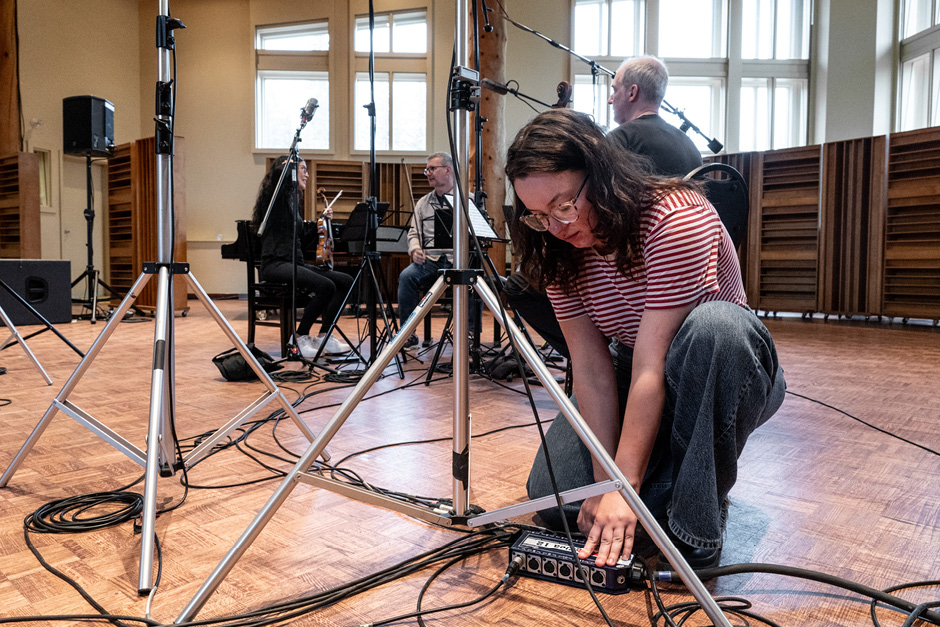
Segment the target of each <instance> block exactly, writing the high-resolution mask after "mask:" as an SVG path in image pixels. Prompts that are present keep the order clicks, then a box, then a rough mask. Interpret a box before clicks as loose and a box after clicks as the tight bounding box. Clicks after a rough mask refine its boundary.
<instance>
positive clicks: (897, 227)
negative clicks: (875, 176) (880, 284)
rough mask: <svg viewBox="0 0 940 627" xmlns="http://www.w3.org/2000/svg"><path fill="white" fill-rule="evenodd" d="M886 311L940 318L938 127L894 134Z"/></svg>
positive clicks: (886, 240)
mask: <svg viewBox="0 0 940 627" xmlns="http://www.w3.org/2000/svg"><path fill="white" fill-rule="evenodd" d="M887 176H888V181H887V198H888V207H887V216H886V220H885V233H884V250H885V263H884V297H883V312H884V314H885V315H888V316H903V317H922V318H933V319H937V318H940V128H927V129H921V130H917V131H909V132H906V133H895V134H893V135H891V136H890V146H889V150H888V168H887Z"/></svg>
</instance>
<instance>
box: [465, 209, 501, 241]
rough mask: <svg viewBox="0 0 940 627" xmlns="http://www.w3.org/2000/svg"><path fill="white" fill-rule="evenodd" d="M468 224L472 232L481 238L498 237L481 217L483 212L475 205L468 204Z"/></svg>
mask: <svg viewBox="0 0 940 627" xmlns="http://www.w3.org/2000/svg"><path fill="white" fill-rule="evenodd" d="M469 209H470V211H469V213H470V225H471V226H472V227H473V232H474V233H475V234H476V236H477V237H479V238H481V239H499V235H497V234H496V231H494V230H493V227H491V226H490V223H489V222H487V221H486V218H485V217H483V212H482V211H480V209H479V208H478V207H477V206H476V205H472V204H471V205H469Z"/></svg>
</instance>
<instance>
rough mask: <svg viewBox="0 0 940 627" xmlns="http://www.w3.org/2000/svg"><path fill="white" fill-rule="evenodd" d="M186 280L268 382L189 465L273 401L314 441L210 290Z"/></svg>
mask: <svg viewBox="0 0 940 627" xmlns="http://www.w3.org/2000/svg"><path fill="white" fill-rule="evenodd" d="M183 276H184V277H186V281H187V282H188V283H189V287H190V289H191V290H192V292H193V293H194V294H195V295H196V298H198V299H199V302H201V303H202V304H203V306H204V307H205V308H206V310H207V311H208V312H209V314H210V315H211V316H212V318H213V319H214V320H215V322H216V324H218V325H219V327H221V329H222V331H223V332H225V335H226V336H227V337H228V339H229V341H230V342H231V343H232V345H233V346H235V348H236V349H237V350H238V352H239V353H241V355H242V357H244V358H245V361H246V362H247V363H248V365H249V366H250V367H251V369H252V371H254V373H255V375H257V377H258V379H259V380H260V381H261V383H263V384H264V386H265V388H266V389H267V391H266V392H265V393H264V394H263V395H261V397H260V398H258V400H256V401H255V402H254V403H252V404H251V405H249V406H248V407H246V408H245V409H244V411H242V413H240V414H238V415H237V416H235V417H234V418H233V419H232V420H231V421H230V422H228V423H227V424H226V425H225V426H223V427H222V428H220V429H217V430H216V432H215V433H213V434H212V436H211V437H209V438H207V439H206V440H205V441H204V442H202V444H200V445H199V446H197V447H196V448H194V449H193V450H192V451H190V453H189V455H187V456H186V457H184V458H183V461H184V462H185V463H186V466H187V467H189V466H192V465H193V464H195V463H196V462H198V461H199V460H200V459H202V458H203V457H205V456H206V455H208V454H209V453H210V452H211V451H212V449H213V448H214V447H215V445H216V444H217V443H218V442H221V441H222V440H224V439H225V438H226V437H227V436H228V434H229V433H231V432H232V431H234V430H235V429H237V428H238V427H240V426H241V425H242V424H243V423H244V422H245V421H246V420H248V419H249V418H250V417H251V416H253V415H254V414H255V413H257V412H258V411H260V410H261V408H262V407H264V406H265V405H267V404H268V403H269V402H270V401H272V400H277V401H278V403H279V404H280V406H281V409H283V410H284V413H285V414H286V415H287V416H288V417H290V419H291V420H292V421H293V423H294V424H295V425H297V428H298V429H300V432H301V433H303V435H304V437H305V438H307V441H308V442H313V440H314V438H315V437H316V435H315V434H314V433H313V431H311V430H310V427H308V426H307V423H305V422H304V421H303V420H301V418H300V416H298V415H297V412H296V411H295V410H294V408H293V406H292V405H291V404H290V403H289V402H288V400H287V398H285V397H284V394H283V393H282V392H281V390H280V388H278V387H277V385H275V384H274V381H273V380H272V379H271V375H269V374H268V373H267V371H266V370H265V369H264V368H262V367H261V364H260V363H258V360H257V359H256V358H255V356H254V355H253V354H252V353H251V351H250V350H248V346H247V345H246V344H245V343H244V342H243V341H242V339H241V337H239V335H238V334H237V333H236V332H235V330H234V329H233V328H232V325H230V324H229V323H228V321H227V320H226V319H225V316H223V315H222V312H221V311H219V308H218V307H216V306H215V303H213V302H212V299H211V298H209V295H208V294H206V291H205V290H204V289H202V285H200V284H199V282H198V281H197V280H196V277H194V276H193V275H192V274H184V275H183ZM321 457H322V459H323V461H329V460H330V456H329V453H328V452H327V451H326V450H324V451H323V455H322V456H321Z"/></svg>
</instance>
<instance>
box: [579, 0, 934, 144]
mask: <svg viewBox="0 0 940 627" xmlns="http://www.w3.org/2000/svg"><path fill="white" fill-rule="evenodd" d="M601 1H605V2H608V3H609V1H610V0H601ZM810 1H811V0H810ZM937 2H940V0H937ZM576 4H577V0H571V2H570V15H571V22H572V24H571V39H572V41H574V35H575V29H576V25H575V24H574V21H575V7H576ZM643 4H644V6H643V7H642V9H638V11H641V12H642V14H643V15H644V16H645V22H644V23H643V24H642V25H641V26H639V27H638V28H641V29H643V30H644V36H643V39H644V40H645V41H646V48H645V50H643V51H641V53H640V54H651V55H654V56H657V57H660V58H662V59H663V61H664V62H665V63H666V66H667V67H668V68H669V74H670V77H672V78H676V79H678V78H688V79H692V78H702V79H716V78H717V79H721V80H722V81H723V82H724V83H723V93H722V95H721V116H722V117H721V120H720V124H719V129H715V130H713V129H710V128H706V125H707V124H710V122H708V123H706V121H703V120H692V122H693V123H695V124H696V125H697V126H699V127H700V128H701V129H702V132H703V133H705V134H706V135H708V136H709V137H717V138H718V139H719V140H720V141H722V142H723V143H724V150H723V151H722V152H724V153H733V152H739V145H740V128H739V127H740V122H739V119H740V112H741V105H742V102H741V83H742V79H746V78H761V79H770V80H771V83H772V84H774V83H775V81H776V80H777V79H802V80H805V81H806V85H807V88H806V91H805V93H806V102H805V103H803V109H804V111H805V115H804V116H803V119H802V129H801V131H800V134H801V136H802V140H801V142H802V143H801V144H798V145H806V144H807V143H808V142H809V137H810V116H811V109H810V107H809V103H810V102H811V101H812V90H813V84H812V81H810V71H811V57H812V41H813V30H812V6H811V5H804V10H803V16H804V17H805V19H807V20H808V21H809V22H810V25H809V27H808V31H806V32H807V35H806V36H807V43H808V52H809V53H808V57H810V58H807V59H784V60H779V59H744V58H742V56H741V55H742V21H743V20H742V11H743V4H742V3H741V2H735V1H733V0H726V1H724V2H719V3H716V4H715V5H714V7H715V12H716V14H720V15H722V16H723V19H724V20H725V22H726V24H724V25H721V24H718V23H717V22H715V23H714V24H713V28H715V29H718V30H722V29H723V32H724V33H725V37H726V42H725V44H724V49H725V51H726V56H725V57H713V58H694V59H693V58H675V57H665V58H664V57H662V56H661V55H660V54H659V33H658V30H659V12H660V8H661V4H660V0H644V2H643ZM777 6H778V5H777V3H776V2H774V4H773V7H774V49H773V54H774V55H776V54H777V46H776V37H777V33H776V31H777V28H776V20H777V14H778V10H777ZM800 26H801V27H803V24H801V25H800ZM938 28H940V27H938ZM622 60H623V59H621V58H613V57H603V56H601V57H597V58H595V59H594V61H596V62H598V63H599V64H601V65H603V66H604V67H606V68H607V69H610V70H611V71H616V69H617V68H618V67H619V66H620V63H621V62H622ZM571 65H572V68H571V73H570V80H571V82H572V84H576V83H577V82H578V80H579V77H584V76H590V69H589V68H588V66H587V65H584V64H581V63H578V62H572V64H571ZM607 84H608V97H609V94H610V88H609V84H610V80H609V79H607ZM667 100H668V96H667ZM670 104H671V105H673V106H675V107H677V108H678V109H680V110H681V109H683V108H684V107H683V106H682V103H679V102H670ZM608 112H609V107H608ZM608 115H610V116H611V117H610V118H609V119H608V120H597V122H598V124H600V125H602V126H606V125H610V126H611V127H612V128H613V127H615V124H614V122H613V119H612V115H611V114H610V113H608ZM662 115H663V118H664V119H665V120H666V121H668V122H670V123H672V124H674V125H675V126H677V127H678V126H680V124H681V121H680V120H679V119H678V118H676V116H672V115H669V114H668V113H663V114H662ZM770 123H771V125H773V124H774V121H773V119H771V120H770ZM722 134H723V137H722ZM690 136H691V135H690ZM771 141H773V140H771ZM703 154H704V155H709V154H712V153H711V152H709V151H705V152H703Z"/></svg>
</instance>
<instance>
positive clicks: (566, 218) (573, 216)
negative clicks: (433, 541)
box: [519, 175, 590, 231]
mask: <svg viewBox="0 0 940 627" xmlns="http://www.w3.org/2000/svg"><path fill="white" fill-rule="evenodd" d="M589 177H590V175H586V176H585V177H584V180H583V181H581V187H579V188H578V193H577V194H575V195H574V198H572V199H571V200H569V201H568V202H563V203H561V204H560V205H558V206H557V207H555V208H554V209H552V210H551V211H549V212H548V213H527V214H525V215H524V216H522V217H521V218H519V219H520V220H521V221H522V223H523V224H524V225H526V226H527V227H529V228H530V229H534V230H536V231H547V230H548V227H549V226H550V224H551V222H549V217H551V218H552V219H554V220H555V221H556V222H561V223H562V224H571V223H572V222H577V220H578V218H579V217H580V212H579V211H578V206H577V205H578V199H579V198H581V192H582V191H584V186H585V185H586V184H587V182H588V178H589Z"/></svg>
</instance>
